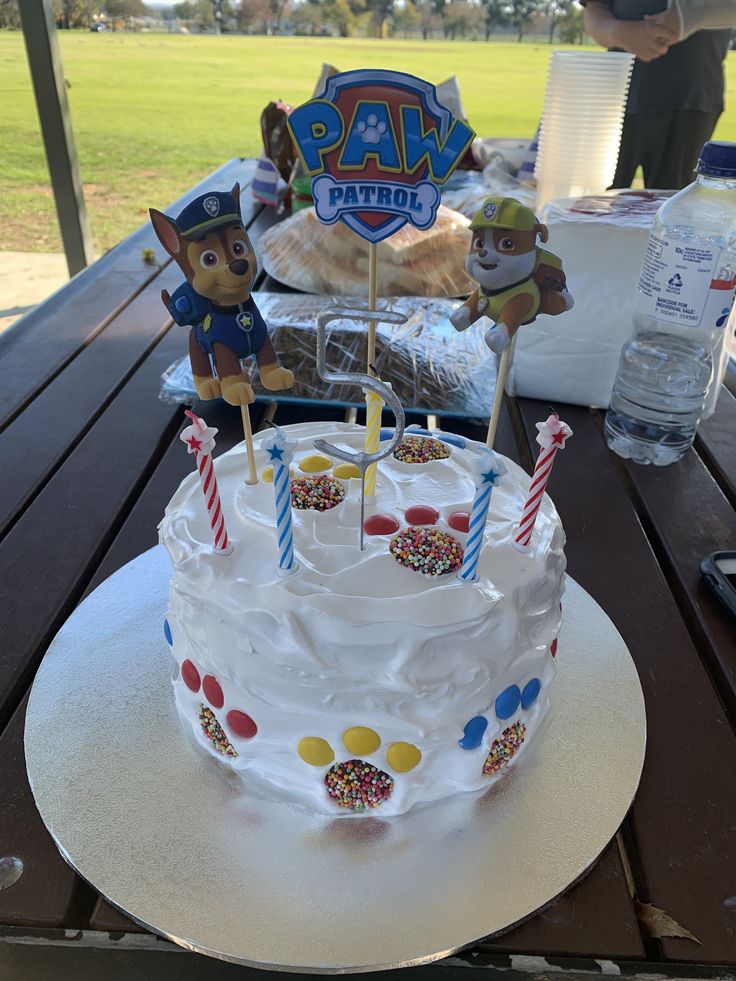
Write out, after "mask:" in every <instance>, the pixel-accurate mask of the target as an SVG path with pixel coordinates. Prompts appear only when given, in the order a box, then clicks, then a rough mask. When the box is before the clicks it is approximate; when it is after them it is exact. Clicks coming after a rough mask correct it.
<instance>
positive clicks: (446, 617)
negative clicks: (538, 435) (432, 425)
mask: <svg viewBox="0 0 736 981" xmlns="http://www.w3.org/2000/svg"><path fill="white" fill-rule="evenodd" d="M287 429H288V432H289V435H290V437H291V438H293V439H296V440H297V441H298V442H297V446H296V450H295V455H294V460H293V463H292V468H293V470H294V473H295V475H299V473H300V471H299V464H300V461H301V460H303V459H304V458H305V457H307V456H311V455H314V454H315V452H316V451H315V450H314V448H313V446H312V440H313V439H315V438H316V437H318V436H320V437H323V438H325V439H327V440H329V441H330V442H332V443H335V444H337V445H341V446H346V447H352V448H354V449H356V450H357V449H358V448H359V447H361V446H362V445H363V441H364V438H365V430H364V429H363V428H362V427H358V426H349V425H344V424H340V423H322V424H316V423H310V424H304V425H298V426H289V427H287ZM261 435H262V434H261ZM255 445H256V461H257V463H258V469H259V472H260V471H262V470H263V469H264V468H265V467H266V466H267V464H268V460H267V458H266V454H265V450H264V449H263V448H262V447H261V445H260V438H259V437H258V436H257V437H256V438H255ZM448 448H449V450H450V453H451V456H450V458H449V459H446V460H437V461H432V462H430V463H428V464H421V465H415V464H407V463H402V462H400V461H398V460H396V459H394V458H393V457H389V458H388V459H387V460H384V461H383V462H382V463H381V464H379V476H378V495H377V503H376V504H375V505H374V506H373V507H372V508H371V509H370V510H368V511H367V512H366V513H367V514H370V513H371V511H373V512H379V513H381V514H388V515H393V516H394V517H395V518H396V519H397V520H398V522H399V524H400V527H401V528H405V527H407V525H408V522H407V521H406V520H405V519H404V511H405V510H406V509H407V508H408V507H410V506H412V505H416V504H425V505H431V506H432V507H434V508H436V509H437V511H439V512H440V519H439V521H438V522H437V525H436V527H437V528H438V529H440V530H442V531H445V532H448V533H449V534H452V535H453V536H454V537H455V538H457V539H458V540H459V541H460V542H461V543H463V544H464V540H465V537H466V536H465V535H464V534H463V533H461V532H458V531H454V530H453V529H452V528H449V527H448V525H447V523H446V522H447V518H448V517H449V516H450V515H451V514H452V513H453V512H456V511H470V509H471V505H472V499H473V493H474V480H473V472H474V464H475V461H477V458H478V454H479V453H480V452H481V451H482V447H481V445H480V444H476V443H472V442H470V441H468V443H467V446H466V448H463V449H460V448H457V447H455V446H452V445H450V446H449V447H448ZM334 462H335V464H336V465H337V464H339V463H340V461H339V460H335V461H334ZM506 462H507V465H508V473H507V474H506V475H505V476H504V477H503V479H502V480H501V481H500V482H499V484H498V486H497V487H495V488H494V490H493V494H492V498H491V504H490V511H489V516H488V521H487V525H486V533H485V541H484V547H483V551H482V553H481V557H480V560H479V565H478V573H479V579H478V581H477V582H475V583H468V582H461V581H460V580H459V579H458V578H457V575H456V574H455V573H449V574H446V575H443V576H439V577H435V576H427V575H423V574H421V573H419V572H416V571H414V570H413V569H408V568H406V567H404V566H402V565H400V564H399V563H398V562H397V561H396V560H395V559H394V558H393V556H392V555H391V554H390V552H389V543H390V539H391V537H392V536H390V535H383V536H370V535H366V536H365V548H364V550H363V551H361V550H360V548H359V540H360V481H359V480H356V479H352V480H343V481H342V483H343V484H344V485H345V487H346V497H345V500H344V501H343V502H342V503H341V504H339V505H338V506H337V507H335V508H333V509H332V510H329V511H326V512H317V511H300V510H297V509H293V511H292V513H293V531H294V548H295V554H296V557H297V560H298V563H299V568H298V570H297V571H296V572H295V573H293V574H292V575H290V576H288V577H286V578H279V576H278V575H277V549H276V527H275V518H274V488H273V484H272V483H266V482H265V481H261V482H260V483H259V484H257V485H254V486H249V485H247V484H245V483H244V478H245V476H246V474H247V461H246V455H245V449H244V447H243V445H240V446H238V447H236V448H235V449H233V450H231V451H230V452H229V453H226V454H224V455H223V456H221V457H219V458H218V459H217V460H216V461H215V471H216V474H217V480H218V483H219V488H220V497H221V500H222V506H223V510H224V514H225V520H226V524H227V531H228V535H229V537H230V540H231V541H232V542H233V543H234V545H235V548H234V551H233V553H232V554H231V555H229V556H226V557H223V556H221V555H216V554H213V551H212V546H211V542H212V539H211V530H210V525H209V520H208V517H207V512H206V509H205V506H204V499H203V497H202V491H201V488H200V485H199V481H198V477H197V474H196V473H195V474H192V475H191V476H190V477H188V478H187V479H186V480H184V481H183V483H182V484H181V486H180V487H179V489H178V491H177V492H176V494H175V495H174V497H173V498H172V500H171V502H170V504H169V506H168V508H167V509H166V514H165V517H164V519H163V521H162V523H161V526H160V533H161V540H162V542H163V543H164V544H165V545H166V547H167V549H168V550H169V553H170V555H171V558H172V561H173V566H174V574H173V579H172V584H171V596H170V605H169V612H168V621H169V624H170V629H171V633H172V637H173V646H172V651H173V654H174V657H175V659H176V661H177V665H178V666H179V667H180V666H181V664H182V662H183V661H184V660H187V659H188V660H190V661H191V662H192V663H193V664H194V665H195V666H196V668H197V670H198V672H199V675H200V676H201V677H202V678H204V676H205V675H212V676H214V677H215V678H216V679H217V681H218V683H219V685H220V687H221V689H222V692H223V693H224V705H223V707H222V708H217V707H215V706H212V705H211V703H209V702H208V700H207V698H206V697H204V695H203V693H202V691H199V692H197V693H195V692H192V691H190V690H189V688H187V687H186V686H185V684H184V683H183V680H182V677H181V675H180V671H179V670H177V671H176V672H175V676H174V692H175V697H176V702H177V706H178V708H179V712H180V715H181V717H182V720H183V722H184V724H185V725H186V726H188V727H191V730H192V732H193V733H194V735H195V738H196V739H197V741H198V742H199V743H200V744H201V745H202V746H203V747H205V748H206V749H207V750H208V751H210V752H212V753H213V755H215V756H216V757H217V758H218V759H220V760H222V761H223V762H224V763H225V765H227V766H230V767H232V768H233V769H234V770H237V771H242V772H244V773H245V774H246V775H247V778H250V777H251V776H253V777H257V778H263V779H265V780H267V781H269V782H270V783H271V784H272V785H273V786H274V787H275V788H277V789H278V791H279V792H280V793H282V794H283V795H284V796H286V797H288V798H290V799H292V800H293V799H297V800H301V801H303V802H305V803H307V804H308V806H310V807H311V808H312V809H314V808H317V809H319V810H321V811H325V812H327V813H331V814H334V815H354V814H356V813H363V814H375V815H377V816H379V815H380V816H384V815H391V814H399V813H402V812H403V811H406V810H407V809H408V808H409V807H411V806H412V805H413V804H415V803H418V802H420V801H430V800H435V799H437V798H440V797H444V796H446V795H449V794H454V793H457V792H458V791H464V790H478V789H481V788H485V787H488V786H489V785H490V784H491V783H492V782H493V781H494V780H495V779H497V778H498V777H499V776H501V775H503V773H504V772H505V771H506V769H507V767H504V768H502V769H501V771H500V772H499V773H498V774H496V775H490V776H489V775H484V774H483V772H482V771H483V763H484V761H485V760H486V757H487V755H488V751H489V747H490V745H491V744H492V742H493V741H494V740H495V739H497V738H499V737H500V735H501V733H502V732H503V730H504V729H505V728H506V727H508V726H510V725H512V724H513V723H514V722H516V721H517V720H519V721H521V722H523V724H524V725H525V726H526V739H525V742H524V745H523V747H522V752H523V750H524V749H526V747H528V745H529V743H530V741H531V740H532V739H533V737H534V735H535V733H536V731H537V730H538V728H539V725H540V722H541V721H542V719H543V717H544V715H545V713H546V711H547V708H548V705H549V689H550V686H551V683H552V680H553V678H554V674H555V667H554V660H553V658H552V657H551V655H550V645H551V644H552V642H553V640H554V638H555V637H556V636H557V633H558V631H559V625H560V600H561V596H562V591H563V585H564V568H565V559H564V554H563V546H564V534H563V531H562V526H561V524H560V521H559V518H558V516H557V513H556V511H555V509H554V506H553V505H552V503H551V501H550V500H549V498H547V497H545V499H544V501H543V503H542V506H541V508H540V511H539V516H538V518H537V523H536V528H535V531H534V535H533V537H532V541H531V546H530V549H529V550H528V552H525V553H520V552H518V551H517V550H516V549H514V548H513V547H512V545H511V542H512V540H513V536H514V532H515V529H516V526H517V525H518V520H519V517H520V515H521V510H522V507H523V503H524V499H525V496H526V493H527V491H528V488H529V481H530V478H529V476H528V475H527V474H525V473H524V472H523V471H522V470H521V469H520V468H519V467H518V466H516V464H514V463H513V462H511V461H506ZM328 472H329V471H328ZM535 678H536V679H539V682H540V683H541V692H540V694H539V697H538V698H536V700H535V701H534V703H533V704H532V705H531V706H530V707H528V708H526V709H523V708H521V707H519V708H518V709H517V710H516V711H515V712H514V714H513V715H512V716H511V717H509V718H507V719H505V720H500V719H499V718H498V717H497V714H496V711H495V709H494V705H495V700H496V698H497V697H498V696H499V695H500V694H501V693H502V692H503V691H504V690H505V689H507V688H508V687H509V686H513V685H516V686H518V687H519V689H523V688H524V687H525V685H527V684H528V682H530V681H531V680H532V679H535ZM203 704H204V705H205V706H209V707H210V708H211V709H212V711H213V712H214V714H215V716H216V717H217V720H218V721H219V723H220V725H221V726H222V727H223V729H224V730H225V731H226V733H227V736H228V738H229V740H230V743H231V744H232V746H233V747H234V749H235V750H236V751H237V753H238V756H237V757H234V758H231V757H226V756H223V755H221V754H220V753H219V752H217V751H216V750H215V749H214V748H213V747H212V744H211V743H210V742H209V741H208V740H207V739H206V738H205V736H204V734H203V732H202V729H201V726H200V724H199V720H198V714H199V710H200V706H201V705H203ZM232 710H237V711H241V712H244V713H247V715H249V716H250V717H251V718H252V719H253V720H254V721H255V723H256V725H257V727H258V731H257V733H256V735H255V736H254V737H253V738H241V737H238V736H236V735H235V734H233V732H232V731H231V728H230V726H229V725H228V721H227V714H228V712H230V711H232ZM479 714H482V715H484V716H485V717H486V718H487V720H488V727H487V729H486V731H485V733H484V736H483V739H482V742H481V745H480V746H479V747H478V748H476V749H470V750H467V749H463V748H461V746H460V745H459V740H460V739H461V738H462V737H463V731H464V727H465V725H466V723H467V722H468V721H469V720H470V719H471V718H473V717H475V716H477V715H479ZM354 726H366V727H369V728H370V729H372V730H374V731H375V732H376V733H378V735H379V736H380V739H381V746H380V747H379V748H378V749H377V750H376V751H375V752H372V753H369V754H360V758H361V759H364V760H365V761H366V762H368V763H371V764H373V765H374V766H376V767H377V768H378V769H379V770H382V771H384V772H385V773H387V774H389V775H390V776H391V777H392V779H393V781H394V785H393V790H392V793H391V796H390V798H389V799H387V800H384V801H382V802H381V803H380V804H379V806H378V807H377V808H374V809H369V810H367V811H363V812H357V811H354V810H347V809H345V808H341V807H338V805H337V803H336V802H335V801H334V800H332V799H331V798H330V797H329V796H328V793H327V790H326V787H325V785H324V778H325V774H326V773H327V771H328V770H329V769H330V766H331V765H332V764H325V765H321V766H313V765H310V764H308V763H306V762H304V761H303V760H302V759H301V758H300V756H299V753H298V745H299V742H300V740H302V739H303V738H305V737H318V738H321V739H324V740H326V741H327V742H328V743H329V744H330V746H331V747H332V749H333V750H334V754H335V761H337V762H340V761H347V760H350V759H351V758H353V757H355V756H356V754H355V753H351V752H350V751H348V750H347V749H346V748H345V746H344V745H343V734H344V733H345V731H346V730H348V729H350V728H351V727H354ZM396 742H401V743H410V744H412V745H414V746H416V747H418V749H419V750H420V752H421V760H420V762H419V763H418V765H416V766H415V767H414V768H413V769H412V770H411V771H410V772H398V771H397V770H395V769H393V768H392V767H391V766H390V765H389V764H388V763H387V759H386V754H387V750H389V748H390V747H391V745H392V744H393V743H396ZM389 756H390V753H389ZM517 758H518V756H517Z"/></svg>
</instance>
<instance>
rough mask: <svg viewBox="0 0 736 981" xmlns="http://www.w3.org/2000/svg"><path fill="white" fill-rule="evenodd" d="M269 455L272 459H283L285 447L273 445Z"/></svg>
mask: <svg viewBox="0 0 736 981" xmlns="http://www.w3.org/2000/svg"><path fill="white" fill-rule="evenodd" d="M268 455H269V457H270V458H271V459H272V460H283V458H284V448H283V446H282V447H278V446H276V445H274V446H272V447H271V449H270V450H269V451H268Z"/></svg>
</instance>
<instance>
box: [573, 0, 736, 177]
mask: <svg viewBox="0 0 736 981" xmlns="http://www.w3.org/2000/svg"><path fill="white" fill-rule="evenodd" d="M581 2H582V3H583V4H584V6H585V26H586V30H587V32H588V34H590V35H591V37H593V38H594V39H595V40H596V41H597V42H598V43H599V44H601V45H603V46H604V47H606V48H615V49H618V50H624V51H630V52H631V53H632V54H634V55H635V56H636V61H635V62H634V70H633V73H632V76H631V87H630V89H629V97H628V102H627V105H626V115H625V117H624V127H623V133H622V137H621V148H620V150H619V158H618V164H617V167H616V174H615V176H614V179H613V185H612V186H613V187H631V184H632V181H633V179H634V175H635V173H636V170H637V168H638V167H641V168H642V170H643V172H644V184H645V186H646V187H650V188H660V189H671V188H681V187H685V185H687V184H690V183H691V182H692V180H693V171H694V169H695V165H696V163H697V161H698V155H699V153H700V150H701V148H702V146H703V144H704V143H706V142H707V141H708V140H709V139H710V137H711V136H712V134H713V130H714V129H715V126H716V123H717V121H718V117H719V116H720V115H721V113H722V112H723V95H724V81H723V62H724V59H725V57H726V54H727V52H728V49H729V46H730V43H731V36H732V33H733V31H732V28H733V27H734V26H736V3H734V2H733V0H728V2H724V0H710V2H709V0H706V2H705V3H702V2H700V3H698V4H697V5H695V4H693V0H674V3H671V4H670V5H669V6H668V3H667V0H581ZM700 27H706V28H708V29H707V30H702V29H699V28H700Z"/></svg>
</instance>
